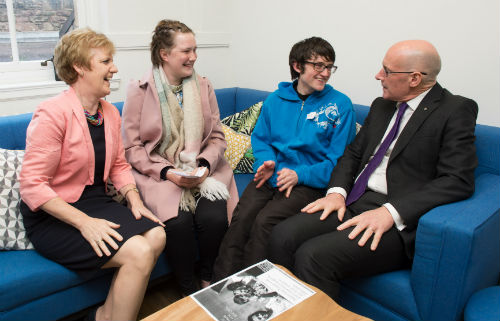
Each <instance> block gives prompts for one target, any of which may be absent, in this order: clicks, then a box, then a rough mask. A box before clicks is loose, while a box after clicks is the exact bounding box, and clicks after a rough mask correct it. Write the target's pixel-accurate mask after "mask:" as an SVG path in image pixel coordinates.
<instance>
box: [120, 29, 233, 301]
mask: <svg viewBox="0 0 500 321" xmlns="http://www.w3.org/2000/svg"><path fill="white" fill-rule="evenodd" d="M196 58H197V55H196V41H195V38H194V34H193V31H192V30H191V29H189V28H188V27H187V26H186V25H185V24H183V23H181V22H179V21H172V20H162V21H160V22H159V23H158V25H157V26H156V28H155V31H154V34H153V39H152V42H151V59H152V63H153V68H152V70H150V71H149V72H147V74H146V75H145V77H144V78H143V79H142V80H140V81H133V82H132V83H131V84H130V86H129V87H128V91H127V99H126V101H125V105H124V108H123V141H124V146H125V155H126V157H127V160H128V161H129V162H130V164H131V165H132V168H133V169H132V173H133V175H134V177H135V180H136V182H137V186H138V188H139V190H140V193H141V195H142V197H143V199H144V202H145V203H146V205H147V207H148V208H149V209H150V210H151V211H152V212H153V213H154V214H155V215H157V216H158V217H159V218H160V220H162V221H163V222H164V223H165V225H166V227H165V231H166V233H167V240H168V241H167V244H166V247H165V250H166V254H167V258H168V260H169V264H170V265H171V267H172V269H173V272H174V274H175V276H176V278H177V281H178V283H179V285H180V287H181V290H182V292H183V293H184V294H186V295H187V294H190V293H192V292H194V291H196V290H197V289H198V288H199V285H198V282H197V281H196V278H195V271H194V268H195V261H196V257H197V255H198V249H199V258H200V275H199V277H200V279H201V285H202V286H206V285H208V284H209V280H210V279H211V277H212V266H213V262H214V260H215V257H216V255H217V251H218V248H219V244H220V242H221V240H222V237H223V236H224V233H225V232H226V229H227V226H228V223H229V220H230V218H231V213H232V210H233V209H234V207H235V205H236V203H237V202H238V194H237V190H236V185H235V182H234V178H233V173H232V170H231V168H230V166H229V165H228V163H227V162H226V160H225V159H224V151H225V149H226V141H225V139H224V134H223V132H222V128H221V125H220V120H219V109H218V106H217V100H216V98H215V93H214V90H213V88H212V86H211V84H210V82H209V81H208V80H207V79H206V78H203V77H200V76H198V75H197V74H196V73H195V71H194V68H193V67H194V63H195V62H196Z"/></svg>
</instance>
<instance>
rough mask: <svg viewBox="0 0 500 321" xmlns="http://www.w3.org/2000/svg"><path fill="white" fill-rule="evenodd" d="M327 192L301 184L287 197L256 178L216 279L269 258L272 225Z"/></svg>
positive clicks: (222, 254) (225, 247) (227, 242)
mask: <svg viewBox="0 0 500 321" xmlns="http://www.w3.org/2000/svg"><path fill="white" fill-rule="evenodd" d="M323 195H324V190H322V189H315V188H311V187H308V186H304V185H297V186H295V187H294V188H293V189H292V192H291V193H290V197H289V198H286V197H285V193H284V192H280V191H279V190H278V188H274V187H272V186H271V185H270V184H268V183H266V184H264V185H263V186H261V187H260V188H256V183H255V182H253V181H252V182H251V183H250V184H248V186H247V188H246V189H245V191H244V192H243V194H242V195H241V198H240V201H239V202H238V205H237V206H236V209H235V210H234V213H233V218H232V220H231V224H230V226H229V229H228V231H227V233H226V235H225V236H224V239H223V241H222V244H221V246H220V249H219V255H218V256H217V259H216V261H215V265H214V271H213V277H212V281H214V282H215V281H219V280H221V279H223V278H225V277H227V276H229V275H231V274H233V273H235V272H238V271H240V270H241V269H243V268H245V267H248V266H250V265H252V264H255V263H257V262H260V261H262V260H263V259H266V258H267V256H268V244H269V235H270V234H271V231H272V228H273V227H274V226H275V225H276V224H278V223H279V222H281V221H283V220H284V219H286V218H288V217H290V216H292V215H294V214H295V213H297V212H298V211H300V209H302V208H303V207H304V206H306V205H307V204H309V203H310V202H313V201H314V200H316V199H318V198H319V197H322V196H323ZM167 237H168V236H167Z"/></svg>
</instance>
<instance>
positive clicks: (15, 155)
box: [0, 148, 33, 250]
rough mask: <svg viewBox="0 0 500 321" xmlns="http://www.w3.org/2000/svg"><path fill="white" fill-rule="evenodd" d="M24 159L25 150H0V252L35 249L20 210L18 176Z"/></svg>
mask: <svg viewBox="0 0 500 321" xmlns="http://www.w3.org/2000/svg"><path fill="white" fill-rule="evenodd" d="M23 157H24V151H23V150H8V149H3V148H0V250H26V249H33V245H32V244H31V242H30V241H29V240H28V238H27V236H26V230H25V229H24V224H23V217H22V215H21V212H20V210H19V203H20V202H21V196H20V193H19V180H18V175H19V172H20V171H21V164H22V162H23Z"/></svg>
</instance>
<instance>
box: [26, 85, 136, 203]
mask: <svg viewBox="0 0 500 321" xmlns="http://www.w3.org/2000/svg"><path fill="white" fill-rule="evenodd" d="M101 105H102V109H103V114H104V132H105V137H106V161H105V165H104V181H105V182H107V180H108V178H109V179H111V181H112V182H113V184H114V186H115V187H116V189H117V190H119V189H121V188H122V187H123V186H125V185H127V184H134V183H135V182H134V177H133V176H132V173H131V167H130V165H129V164H128V163H127V161H126V160H125V154H124V149H123V143H122V140H121V135H120V133H121V130H120V125H121V120H120V114H119V112H118V110H117V109H116V107H115V106H113V105H111V104H110V103H108V102H106V101H105V100H102V99H101ZM94 158H95V157H94V146H93V144H92V139H91V137H90V132H89V128H88V125H87V119H86V118H85V115H84V113H83V108H82V104H81V103H80V101H79V99H78V97H77V96H76V93H75V91H74V89H73V88H71V87H70V89H68V90H66V91H64V92H62V93H61V94H59V95H58V96H56V97H53V98H50V99H48V100H46V101H44V102H42V103H41V104H40V105H39V106H38V108H37V110H36V111H35V113H34V114H33V118H32V119H31V122H30V124H29V126H28V130H27V133H26V153H25V155H24V160H23V165H22V169H21V173H20V177H19V180H20V185H21V186H20V190H21V198H22V199H23V201H24V202H25V203H26V204H27V205H28V206H29V208H30V209H31V210H32V211H36V210H37V209H38V208H39V207H40V206H41V205H43V204H44V203H46V202H47V201H49V200H51V199H53V198H55V197H57V196H59V197H61V198H62V199H63V200H64V201H66V202H68V203H73V202H76V201H77V200H78V199H79V198H80V196H81V195H82V192H83V189H84V188H85V185H92V184H93V183H94V167H95V164H94V162H95V159H94Z"/></svg>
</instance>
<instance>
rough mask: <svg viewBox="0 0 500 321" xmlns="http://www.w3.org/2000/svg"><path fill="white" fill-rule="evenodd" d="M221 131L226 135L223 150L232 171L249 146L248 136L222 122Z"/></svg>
mask: <svg viewBox="0 0 500 321" xmlns="http://www.w3.org/2000/svg"><path fill="white" fill-rule="evenodd" d="M222 131H223V132H224V136H226V142H227V148H226V151H225V152H224V157H226V159H227V161H228V163H229V165H230V166H231V169H232V170H233V171H234V169H235V168H236V166H237V165H238V163H239V162H240V160H241V159H242V158H243V156H244V155H245V152H246V151H247V150H248V148H250V147H251V142H250V136H248V135H245V134H242V133H238V132H236V131H235V130H233V129H232V128H231V127H229V126H226V125H224V124H222Z"/></svg>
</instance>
